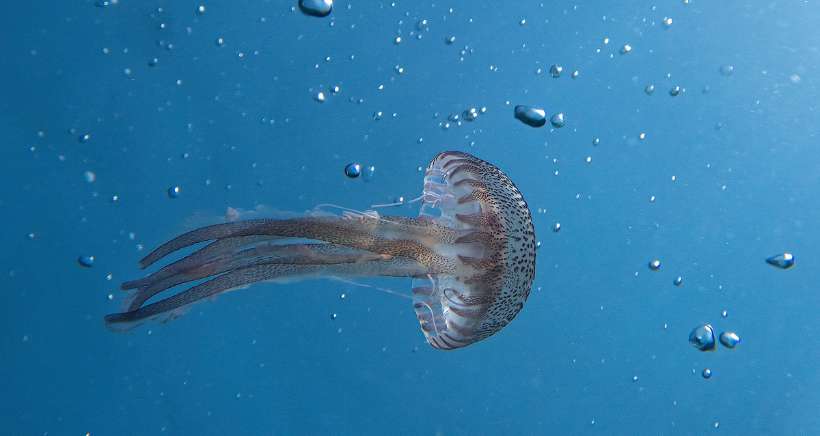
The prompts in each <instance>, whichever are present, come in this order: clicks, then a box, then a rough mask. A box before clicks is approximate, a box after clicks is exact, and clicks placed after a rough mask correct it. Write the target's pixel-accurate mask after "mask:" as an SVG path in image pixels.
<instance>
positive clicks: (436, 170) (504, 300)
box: [105, 152, 535, 350]
mask: <svg viewBox="0 0 820 436" xmlns="http://www.w3.org/2000/svg"><path fill="white" fill-rule="evenodd" d="M417 200H418V202H420V203H421V208H420V213H419V216H418V217H402V216H382V215H380V214H379V213H377V212H374V211H368V212H365V213H361V212H356V211H351V210H346V211H345V212H344V213H342V214H341V215H330V214H326V213H323V214H321V213H312V214H308V215H305V216H301V217H295V218H287V219H262V218H259V219H246V220H235V221H232V222H227V223H224V224H216V225H212V226H206V227H202V228H199V229H195V230H192V231H190V232H188V233H185V234H183V235H180V236H178V237H176V238H174V239H172V240H170V241H168V242H166V243H164V244H162V245H160V246H159V247H158V248H157V249H155V250H154V251H153V252H151V253H150V254H148V256H146V257H145V258H143V259H142V260H141V261H140V265H141V267H142V268H147V267H149V266H151V265H152V264H154V263H155V262H157V261H159V260H160V259H162V258H164V257H166V256H168V255H169V254H171V253H173V252H176V251H178V250H181V249H183V248H186V247H190V246H192V245H195V244H199V243H203V242H208V243H207V244H206V245H205V246H204V247H202V248H199V249H198V250H196V251H194V252H193V253H191V254H189V255H187V256H185V257H183V258H181V259H179V260H177V261H175V262H172V263H170V264H168V265H166V266H164V267H162V268H160V269H159V270H157V271H156V272H154V273H152V274H149V275H148V276H146V277H144V278H141V279H137V280H133V281H129V282H125V283H123V284H122V288H123V289H126V290H130V291H131V294H130V298H129V299H128V301H127V302H126V307H125V310H124V311H123V312H121V313H114V314H110V315H107V316H106V317H105V321H106V324H107V325H108V326H109V327H110V328H112V329H115V330H127V329H130V328H132V327H134V326H136V325H139V324H141V323H142V322H145V321H148V320H161V321H165V320H170V319H174V318H176V317H177V316H179V315H180V314H181V313H183V312H184V310H185V309H187V308H188V307H190V305H191V304H194V303H196V302H198V301H201V300H203V299H206V298H208V297H214V296H216V295H219V294H222V293H224V292H227V291H231V290H235V289H240V288H245V287H248V286H249V285H251V284H252V283H256V282H262V281H273V282H286V281H293V280H302V279H311V278H339V279H343V280H344V279H349V278H356V277H375V276H382V277H409V278H411V279H412V282H411V284H412V286H411V289H412V296H411V297H410V298H412V300H413V307H414V310H415V314H416V317H417V319H418V322H419V325H420V327H421V330H422V332H423V333H424V336H425V338H426V339H427V342H428V343H429V344H430V345H431V346H432V347H434V348H437V349H442V350H451V349H457V348H462V347H465V346H467V345H470V344H472V343H475V342H477V341H480V340H482V339H485V338H487V337H489V336H491V335H493V334H494V333H496V332H498V331H499V330H501V329H502V328H504V327H505V326H506V325H507V324H509V323H510V321H512V320H513V318H515V316H516V315H517V314H518V312H519V311H520V310H521V309H522V308H523V306H524V303H525V302H526V300H527V297H528V296H529V293H530V289H531V287H532V281H533V278H534V276H535V233H534V229H533V225H532V217H531V214H530V211H529V208H528V207H527V203H526V201H524V198H523V196H522V195H521V193H520V192H519V191H518V189H517V188H516V186H515V185H514V184H513V182H512V181H511V180H510V179H509V177H507V175H506V174H504V173H503V172H502V171H501V170H499V169H498V168H497V167H496V166H495V165H493V164H491V163H489V162H486V161H483V160H481V159H479V158H477V157H475V156H472V155H470V154H467V153H463V152H443V153H439V154H438V155H437V156H436V157H435V158H434V159H433V160H432V161H431V162H430V164H429V166H428V167H427V170H426V172H425V176H424V187H423V192H422V195H421V196H420V197H419V198H418V199H417ZM202 279H206V280H205V281H203V282H201V283H199V284H197V285H195V286H193V287H191V288H189V289H187V290H183V291H181V292H179V293H176V294H174V295H171V296H169V297H167V298H164V299H160V300H158V301H155V302H149V301H150V300H152V299H154V297H155V296H157V295H158V294H160V293H162V292H165V291H167V290H169V289H172V288H175V287H176V286H179V285H181V284H184V283H188V282H192V281H196V280H202Z"/></svg>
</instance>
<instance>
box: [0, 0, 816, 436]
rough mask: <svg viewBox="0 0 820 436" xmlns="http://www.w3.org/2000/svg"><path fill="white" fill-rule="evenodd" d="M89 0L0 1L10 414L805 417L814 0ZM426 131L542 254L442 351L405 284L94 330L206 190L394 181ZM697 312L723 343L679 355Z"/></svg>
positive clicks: (292, 287)
mask: <svg viewBox="0 0 820 436" xmlns="http://www.w3.org/2000/svg"><path fill="white" fill-rule="evenodd" d="M97 3H100V4H102V3H104V2H97ZM114 3H116V4H111V5H109V6H107V7H99V6H95V2H94V1H91V0H85V1H73V2H68V1H59V2H58V1H52V2H13V3H9V4H7V5H5V7H4V12H3V14H0V28H2V29H3V37H2V38H0V49H2V53H3V61H2V65H3V66H2V69H0V83H2V84H3V86H2V91H1V92H0V96H2V98H0V131H2V133H3V135H2V145H1V146H0V152H1V153H2V155H0V162H2V165H3V171H2V177H3V180H2V183H0V208H2V209H1V211H2V214H3V227H4V231H3V232H2V233H0V242H2V244H3V246H4V247H5V250H3V254H2V266H3V269H4V271H2V275H0V298H1V299H2V300H0V307H2V314H1V315H0V320H2V321H0V322H2V331H3V333H2V335H0V351H2V354H0V392H2V393H3V395H2V399H0V429H2V430H1V431H0V432H2V433H3V434H9V435H45V434H47V435H84V434H88V433H90V434H91V435H154V434H171V435H211V434H214V435H218V434H248V435H280V434H282V435H296V434H317V435H318V434H356V435H363V434H379V435H383V434H428V435H433V434H435V435H479V434H486V435H502V434H504V435H506V434H510V435H518V434H536V435H541V434H559V435H563V434H567V435H569V434H602V435H643V434H646V435H661V434H663V435H673V434H674V435H677V434H683V435H703V434H732V435H751V434H770V435H811V434H820V413H818V410H820V389H818V388H820V371H818V365H817V362H820V346H818V345H819V344H820V343H818V339H817V338H818V337H820V318H818V313H820V310H819V309H820V292H818V291H817V288H816V284H817V283H818V282H820V269H818V266H820V265H819V264H820V249H818V247H820V232H818V231H817V223H819V222H820V202H818V201H817V199H818V194H820V171H818V170H820V158H818V154H817V151H816V145H817V141H818V132H819V131H820V128H818V115H817V110H818V109H817V102H818V100H820V91H819V90H818V82H817V77H820V76H818V74H819V73H820V52H818V47H820V33H818V32H817V31H816V30H815V29H816V17H817V16H818V14H820V6H818V5H817V4H814V3H811V2H799V1H784V0H778V1H771V2H754V1H746V2H712V1H706V0H691V1H690V2H689V3H688V4H684V3H682V2H681V1H679V0H670V1H666V2H654V3H653V2H644V1H633V0H627V1H619V2H604V1H595V2H593V1H589V2H576V3H572V2H559V1H542V2H539V1H517V2H471V1H447V2H415V1H407V0H404V1H396V2H393V3H391V2H384V1H375V0H373V1H371V0H367V1H363V0H357V1H343V0H337V1H336V4H335V6H334V10H333V12H332V13H331V15H330V16H328V17H325V18H316V17H308V16H305V15H303V14H301V13H300V12H299V9H298V8H296V7H295V6H296V2H295V1H247V0H243V1H227V0H224V1H216V0H208V1H206V2H204V3H198V2H190V1H156V0H155V1H148V2H144V1H129V0H120V1H119V2H118V3H117V2H114ZM199 4H204V5H205V6H206V11H205V13H204V14H201V15H200V14H198V13H197V6H198V5H199ZM664 17H671V18H672V19H673V22H672V25H671V26H668V28H667V26H665V25H664V24H663V22H662V20H663V19H664ZM419 19H427V20H428V22H429V27H428V30H424V31H418V30H417V29H416V23H417V21H418V20H419ZM522 19H525V20H526V23H525V24H524V25H521V24H520V22H521V20H522ZM419 33H421V34H422V38H421V39H417V37H416V35H418V34H419ZM398 35H400V36H401V43H399V44H395V43H394V39H395V37H396V36H398ZM450 36H455V41H454V43H453V44H447V43H445V38H448V37H450ZM218 38H223V44H222V45H221V46H220V45H218V44H217V42H216V41H217V39H218ZM605 38H608V39H609V43H608V44H605V43H604V39H605ZM624 44H629V45H630V46H631V47H632V50H631V52H629V53H627V54H621V53H620V51H621V50H622V47H623V46H624ZM169 45H170V46H171V47H170V48H169ZM462 50H464V53H463V54H462V53H461V51H462ZM154 58H156V59H157V62H154V61H153V59H154ZM151 64H155V65H151ZM552 64H560V65H562V66H563V68H564V71H563V73H562V75H561V77H560V78H557V79H554V78H552V77H550V75H549V73H548V70H549V67H550V66H551V65H552ZM396 65H399V66H401V67H402V68H403V69H404V73H403V74H397V72H396V71H395V66H396ZM728 66H732V68H733V69H732V71H731V74H727V73H729V72H730V71H729V68H728ZM538 68H541V69H542V71H543V72H542V73H541V74H537V73H536V70H537V69H538ZM576 69H577V70H578V71H579V73H580V74H579V76H578V77H577V78H576V79H572V78H571V77H570V74H571V72H572V71H574V70H576ZM127 71H128V72H127ZM178 81H179V82H178ZM648 84H654V85H655V88H656V89H655V92H654V93H653V94H652V95H651V96H650V95H647V94H646V93H645V92H644V88H645V87H646V86H647V85H648ZM337 85H338V86H339V87H340V89H341V91H340V92H339V93H338V94H334V93H333V92H332V87H333V86H337ZM380 85H383V89H381V90H380V89H379V86H380ZM674 86H680V87H681V88H682V89H683V92H681V94H680V95H678V96H676V97H672V96H670V95H669V90H670V89H671V88H672V87H674ZM319 91H322V92H324V93H325V95H326V99H325V102H324V103H319V102H317V101H316V100H315V96H316V94H317V93H318V92H319ZM351 99H352V101H351ZM359 99H362V101H361V102H359ZM519 104H522V105H532V106H537V107H541V108H544V110H545V112H546V114H547V116H548V117H549V116H551V115H552V114H554V113H557V112H563V113H564V114H565V117H566V125H565V126H564V127H563V128H561V129H552V128H550V125H549V122H548V123H547V126H545V127H542V128H532V127H529V126H527V125H525V124H523V123H521V122H520V121H518V120H516V119H515V118H514V116H513V107H514V106H515V105H519ZM470 107H476V108H481V107H486V108H487V112H486V113H484V114H481V115H480V116H479V117H478V119H476V120H475V121H473V122H469V123H468V122H462V125H460V126H459V125H457V123H456V122H451V126H450V128H448V129H445V128H443V127H442V124H443V123H446V122H447V117H448V116H449V115H451V114H454V113H457V114H460V113H461V112H462V111H464V110H466V109H468V108H470ZM377 112H382V114H383V115H382V117H381V119H379V120H375V119H374V113H377ZM394 113H395V114H396V115H395V116H394ZM641 133H645V135H646V136H645V139H643V140H641V139H639V137H640V134H641ZM84 135H89V136H88V138H87V140H84V139H81V138H82V137H83V136H84ZM595 137H597V138H600V143H599V144H598V145H597V146H593V144H592V142H593V138H595ZM420 138H423V140H421V141H420ZM447 149H456V150H464V151H468V152H470V153H473V154H475V155H477V156H479V157H481V158H482V159H485V160H487V161H490V162H493V163H494V164H496V165H498V166H499V167H500V168H502V169H503V170H504V171H505V172H506V173H507V174H508V175H509V176H510V177H511V178H512V180H513V181H515V183H516V184H517V185H518V187H519V188H520V190H521V191H522V193H523V194H524V196H525V198H526V199H527V201H528V203H529V205H530V208H531V210H532V212H533V214H534V220H535V226H536V235H537V238H538V240H539V241H540V242H541V247H540V249H539V250H538V263H537V277H536V280H535V283H534V286H533V291H532V294H531V295H530V298H529V300H528V302H527V304H526V306H525V307H524V310H523V311H522V312H521V313H520V315H519V316H518V317H517V318H516V319H515V320H514V322H512V324H510V325H509V326H508V327H506V328H505V329H504V330H503V331H501V332H500V333H499V334H497V335H495V336H493V337H491V338H490V339H487V340H485V341H482V342H479V343H477V344H474V345H472V346H470V347H467V348H465V349H462V350H457V351H453V352H441V351H436V350H433V349H432V348H430V347H429V346H428V345H427V344H426V343H425V341H424V337H423V335H422V334H421V332H420V331H419V327H418V323H417V321H416V319H415V315H414V313H413V309H412V307H411V305H410V304H409V303H408V302H407V301H405V300H403V299H400V298H396V297H394V296H391V295H388V294H385V293H381V292H378V291H375V290H373V289H368V288H361V287H356V286H353V285H347V284H344V283H339V282H333V281H313V282H302V283H294V284H287V285H277V284H258V285H255V286H253V287H251V288H250V289H247V290H240V291H236V292H232V293H230V294H227V295H224V296H221V297H219V298H218V299H216V301H213V302H205V303H202V304H199V305H196V306H194V307H193V309H192V310H191V311H190V313H189V314H187V315H185V316H183V317H182V318H180V319H178V320H175V321H173V322H170V323H168V324H146V325H144V326H141V327H140V328H138V329H136V330H134V331H132V332H130V333H127V334H117V333H112V332H110V331H108V330H107V329H106V328H105V327H104V325H103V322H102V317H103V316H104V315H105V314H107V313H110V312H116V311H118V310H119V309H120V308H121V304H122V301H121V300H122V291H119V290H118V289H117V288H118V285H119V283H121V282H122V281H123V280H128V279H133V278H136V277H139V276H140V274H141V273H140V271H139V269H138V267H137V260H138V259H139V258H141V257H142V256H144V255H145V254H147V252H148V250H150V249H152V248H153V247H155V246H156V245H158V244H159V243H161V242H163V241H165V240H167V239H168V238H170V237H173V236H174V235H176V234H178V233H180V232H182V231H185V230H188V229H191V228H193V227H196V226H199V225H204V224H210V223H214V222H218V221H219V219H220V217H222V216H224V214H225V211H226V209H227V208H228V207H234V208H241V209H253V208H255V207H256V206H259V205H262V206H264V208H265V210H266V211H268V212H270V213H281V212H282V211H290V212H303V211H306V210H309V209H311V208H313V207H314V206H316V205H317V204H321V203H334V204H339V205H343V206H346V207H351V208H355V209H360V210H361V209H367V208H368V207H369V206H370V205H371V204H374V203H385V202H391V201H394V200H395V199H396V198H397V197H399V196H405V198H408V199H410V198H413V197H415V196H417V195H418V194H419V192H420V191H421V179H422V176H423V174H422V173H421V172H419V170H418V167H419V166H424V165H426V164H427V162H428V161H429V160H430V159H431V158H432V157H433V156H434V155H435V154H436V153H438V152H439V151H442V150H447ZM587 157H591V161H590V162H587ZM350 162H358V163H360V164H361V165H362V166H363V168H366V167H368V166H371V165H372V166H374V167H375V172H374V173H373V177H372V178H369V180H365V178H364V177H359V178H356V179H350V178H347V177H345V174H344V167H345V165H347V164H348V163H350ZM86 171H91V172H93V173H94V174H95V176H96V178H95V181H94V182H92V183H89V182H88V181H86V176H85V175H84V173H85V172H86ZM556 171H557V175H556V174H555V172H556ZM673 176H674V178H675V179H674V180H673ZM174 186H179V187H180V194H179V196H178V197H177V198H170V197H169V195H168V189H169V188H171V187H174ZM114 196H116V198H117V200H116V201H115V200H113V198H114ZM652 196H654V197H655V200H654V201H650V198H651V197H652ZM382 212H383V213H396V214H406V215H412V214H415V213H417V208H416V207H415V206H410V205H408V206H403V207H398V208H396V209H395V210H388V211H382ZM556 222H560V224H561V230H560V232H553V231H552V228H553V225H554V224H555V223H556ZM130 234H133V237H132V236H130ZM31 235H33V238H32V237H31ZM783 252H791V253H794V255H795V259H796V266H795V267H794V268H792V269H789V270H780V269H777V268H775V267H772V266H770V265H767V264H766V263H765V259H766V258H767V257H769V256H772V255H775V254H777V253H783ZM80 256H94V264H93V266H92V267H90V268H84V267H82V266H81V265H80V264H79V263H78V261H77V259H78V257H80ZM653 259H659V260H660V261H661V268H660V270H659V271H652V270H650V269H649V268H648V266H647V265H648V263H649V262H650V261H651V260H653ZM109 274H110V275H111V279H110V280H109V279H108V278H107V275H109ZM677 276H682V277H683V285H682V286H680V287H676V286H674V285H673V280H674V279H675V278H676V277H677ZM367 283H371V284H376V285H378V286H383V287H389V288H391V289H396V290H402V291H407V290H408V288H409V280H386V279H385V280H370V281H367ZM342 293H345V294H346V298H345V299H341V298H340V294H342ZM109 295H111V298H109ZM723 310H726V311H727V316H726V317H725V318H724V317H723V316H722V314H721V313H722V311H723ZM334 313H335V314H337V317H336V318H335V319H332V318H333V317H332V314H334ZM703 323H711V324H712V325H713V326H714V328H715V330H716V333H719V332H722V331H726V330H731V331H735V332H737V333H738V334H739V335H740V337H741V338H742V342H741V344H740V345H738V346H737V347H736V348H735V349H733V350H730V349H727V348H725V347H722V346H718V349H717V350H716V351H715V352H711V353H705V352H700V351H698V350H696V349H695V348H694V347H692V346H691V345H690V344H689V343H688V335H689V332H690V331H691V330H692V329H693V328H695V327H697V326H698V325H700V324H703ZM704 368H709V369H710V370H711V372H712V376H711V378H709V379H708V380H707V379H704V378H703V377H702V376H701V373H702V371H703V369H704Z"/></svg>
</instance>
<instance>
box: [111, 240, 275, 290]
mask: <svg viewBox="0 0 820 436" xmlns="http://www.w3.org/2000/svg"><path fill="white" fill-rule="evenodd" d="M272 239H275V238H271V237H270V236H257V235H254V236H238V237H235V238H224V239H219V240H216V241H214V242H212V243H210V244H208V245H206V246H205V247H202V248H200V249H199V250H197V251H195V252H193V253H191V254H189V255H188V256H185V257H183V258H182V259H179V260H177V261H175V262H173V263H171V264H168V265H166V266H164V267H162V269H160V270H159V271H157V272H155V273H153V274H151V275H148V276H145V277H143V278H141V279H137V280H131V281H127V282H123V283H122V285H120V289H122V290H127V289H136V288H142V287H145V286H147V285H148V283H149V282H157V281H159V280H161V279H164V278H167V277H170V276H172V275H175V274H178V273H179V272H180V271H184V270H186V269H190V268H193V267H197V266H199V265H202V264H204V263H206V262H209V261H215V260H217V259H219V258H224V257H226V256H230V255H232V254H235V253H236V252H237V251H238V249H240V248H241V247H243V246H245V245H248V244H252V243H255V242H261V241H270V240H272Z"/></svg>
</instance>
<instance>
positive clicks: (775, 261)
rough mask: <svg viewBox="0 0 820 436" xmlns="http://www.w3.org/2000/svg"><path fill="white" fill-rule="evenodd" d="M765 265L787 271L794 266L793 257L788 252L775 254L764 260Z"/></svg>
mask: <svg viewBox="0 0 820 436" xmlns="http://www.w3.org/2000/svg"><path fill="white" fill-rule="evenodd" d="M766 263H768V264H769V265H772V266H775V267H778V268H780V269H789V268H791V267H793V266H794V255H793V254H791V253H788V252H786V253H783V254H776V255H774V256H771V257H769V258H768V259H766Z"/></svg>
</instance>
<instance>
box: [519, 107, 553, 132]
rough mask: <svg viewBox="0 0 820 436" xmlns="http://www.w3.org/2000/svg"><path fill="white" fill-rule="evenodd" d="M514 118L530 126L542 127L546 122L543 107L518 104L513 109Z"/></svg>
mask: <svg viewBox="0 0 820 436" xmlns="http://www.w3.org/2000/svg"><path fill="white" fill-rule="evenodd" d="M514 114H515V118H516V119H518V120H519V121H521V122H522V123H524V124H526V125H528V126H530V127H542V126H543V125H545V124H546V123H547V113H546V112H545V111H544V109H541V108H536V107H530V106H523V105H518V106H516V107H515V109H514Z"/></svg>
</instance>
